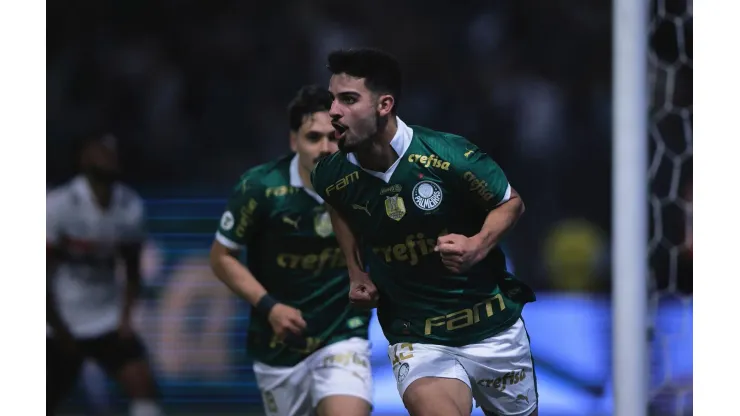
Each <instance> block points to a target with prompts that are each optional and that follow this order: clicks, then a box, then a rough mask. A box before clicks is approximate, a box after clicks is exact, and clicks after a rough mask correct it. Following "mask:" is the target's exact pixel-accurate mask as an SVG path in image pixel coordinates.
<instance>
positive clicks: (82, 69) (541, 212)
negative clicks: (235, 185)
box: [47, 0, 611, 288]
mask: <svg viewBox="0 0 740 416" xmlns="http://www.w3.org/2000/svg"><path fill="white" fill-rule="evenodd" d="M72 4H76V5H78V7H70V4H68V3H65V4H59V5H56V4H50V5H49V33H50V34H52V36H50V37H49V42H48V52H47V68H48V70H47V131H48V140H47V142H48V145H47V146H48V152H49V154H53V155H55V156H54V157H53V158H49V159H48V163H47V175H48V180H49V182H50V184H53V183H57V182H59V181H60V180H63V179H64V178H66V177H67V176H68V175H69V174H70V173H71V172H72V169H73V163H72V162H73V159H72V157H71V154H70V150H71V149H72V147H71V146H70V142H71V140H73V139H74V138H75V137H76V136H79V135H81V134H85V133H86V132H88V131H90V129H93V128H99V127H101V126H106V127H108V128H110V129H111V130H112V131H113V132H115V134H116V135H117V136H118V137H119V138H120V140H121V142H122V146H123V150H124V152H125V156H126V159H125V162H126V163H125V166H127V167H128V169H127V171H126V177H127V179H128V180H129V182H131V183H132V184H133V185H134V186H136V187H137V188H138V189H139V190H141V191H142V192H143V193H144V194H145V195H151V196H159V195H169V196H186V195H189V196H193V195H201V194H208V195H216V196H224V195H226V192H227V190H228V187H229V186H230V185H231V183H232V182H234V181H235V180H236V178H238V176H239V175H240V174H241V173H242V172H243V171H244V170H246V169H247V168H249V167H251V166H254V165H256V164H258V163H262V162H264V161H266V160H268V159H270V158H273V157H275V156H278V155H280V154H283V153H285V152H287V151H288V126H287V116H286V106H287V103H288V102H289V100H290V98H291V97H292V95H293V94H294V93H295V91H296V90H297V89H298V88H299V87H300V86H301V85H303V84H306V83H319V84H322V85H325V84H327V83H328V78H329V73H328V71H327V70H326V62H325V61H326V56H327V53H328V52H329V51H330V50H332V49H335V48H342V47H351V46H355V45H360V46H377V47H380V48H383V49H385V50H388V51H389V52H391V53H393V54H394V55H395V56H397V57H398V59H399V60H400V61H401V64H402V68H403V71H404V91H403V93H404V95H403V101H402V104H401V107H400V110H399V111H400V116H401V117H402V118H403V119H404V120H405V121H406V122H408V123H411V124H420V125H425V126H429V127H431V128H435V129H438V130H442V131H449V132H453V133H456V134H460V135H463V136H466V137H468V138H469V139H470V140H472V141H474V142H475V143H477V144H478V145H479V146H481V147H482V148H484V149H485V150H487V151H488V152H490V153H491V154H492V155H493V157H494V158H495V159H496V160H497V161H498V162H499V163H500V164H501V165H502V166H503V168H504V169H505V171H506V172H507V173H508V175H509V176H510V177H511V181H512V183H513V184H514V185H515V187H516V188H517V189H518V190H519V192H520V193H521V194H522V195H523V196H524V198H525V201H526V203H527V207H528V211H529V212H530V213H531V214H530V215H528V216H527V220H526V221H522V223H521V224H520V225H519V228H518V230H517V232H516V233H514V234H512V236H511V239H510V241H509V244H510V250H509V251H510V254H511V256H512V257H513V259H514V264H515V265H516V267H517V269H518V270H520V271H521V274H522V276H523V277H524V278H525V279H526V280H527V281H530V282H532V283H533V284H534V285H535V286H537V287H550V286H554V287H556V288H557V287H559V286H560V285H563V284H566V282H563V281H561V280H562V279H560V278H561V277H563V276H557V277H556V278H553V279H548V273H547V272H546V269H547V268H548V267H550V268H552V267H554V268H556V269H557V268H559V267H570V268H572V267H573V265H570V266H569V265H555V264H549V266H548V263H553V262H557V260H556V258H558V257H562V254H563V253H557V252H555V253H551V252H548V250H547V245H546V244H543V242H545V241H546V239H547V238H548V237H550V238H554V239H556V240H558V239H561V238H565V236H563V235H562V234H563V233H566V234H573V233H575V234H576V235H577V236H578V237H577V238H578V240H580V241H579V242H576V244H578V245H580V246H581V247H580V249H581V250H583V251H587V253H579V255H585V256H586V257H588V259H589V260H588V264H587V265H582V268H585V269H588V271H585V270H584V271H583V273H584V276H579V277H578V278H576V277H572V278H571V280H573V281H574V282H573V283H572V284H573V285H577V286H596V287H602V288H603V287H606V286H608V283H607V281H606V273H608V270H607V269H608V268H607V267H606V264H607V263H606V262H605V261H606V260H607V259H606V258H605V255H606V253H607V250H608V247H607V245H608V240H607V238H608V232H609V223H610V182H609V181H610V179H609V178H610V158H611V156H610V146H611V143H610V123H609V120H610V97H611V93H610V88H611V83H610V77H611V73H610V68H611V48H610V47H609V45H610V30H611V29H610V28H611V13H610V4H609V2H589V1H556V2H545V3H543V2H538V1H534V0H519V1H515V2H514V1H512V2H467V3H466V4H463V3H456V4H455V5H454V6H451V3H450V2H446V1H404V2H397V1H387V0H382V1H379V2H372V3H367V2H355V3H347V2H344V1H336V0H322V1H311V2H304V1H281V2H242V1H229V2H207V3H203V2H195V1H186V0H178V1H161V0H159V1H107V2H90V1H76V2H72ZM81 10H82V11H84V12H82V13H81V12H80V11H81ZM62 155H70V157H63V156H62ZM584 193H587V194H588V195H589V198H584V197H583V195H584ZM564 220H567V222H566V223H561V222H562V221H564ZM553 250H555V251H557V248H553ZM548 257H549V259H550V260H549V261H548V260H547V258H548ZM533 259H538V260H539V261H536V262H535V261H532V260H533ZM565 274H568V273H565ZM553 277H555V276H553ZM548 280H551V281H550V282H548ZM584 288H585V287H584Z"/></svg>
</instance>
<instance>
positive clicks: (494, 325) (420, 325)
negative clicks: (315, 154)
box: [312, 120, 535, 346]
mask: <svg viewBox="0 0 740 416" xmlns="http://www.w3.org/2000/svg"><path fill="white" fill-rule="evenodd" d="M391 146H392V147H393V148H394V149H395V150H396V153H397V154H399V155H401V156H400V157H399V159H398V160H397V161H396V162H395V163H394V164H393V166H391V168H390V169H389V170H388V171H387V172H385V173H379V172H372V171H367V170H364V169H362V168H361V167H359V165H358V163H357V160H356V158H355V156H354V154H351V153H350V154H346V153H342V152H338V153H335V154H334V155H332V156H329V157H326V158H324V159H323V160H322V161H321V162H320V163H319V164H318V165H317V166H316V168H315V169H314V171H313V172H312V182H313V185H314V189H316V192H317V193H318V194H319V195H320V196H321V197H322V198H324V200H326V202H327V203H328V204H330V205H331V206H332V207H333V208H334V209H336V210H337V211H338V212H340V213H341V214H342V215H343V216H344V218H345V219H346V221H347V222H348V223H349V226H350V228H351V229H352V231H353V233H354V234H355V236H356V237H357V238H358V240H359V241H358V243H359V245H360V247H361V250H362V251H363V253H362V255H363V260H364V263H365V266H366V267H367V268H368V271H369V274H370V277H371V279H372V280H373V282H374V283H375V285H376V287H377V288H378V292H379V294H380V299H379V303H378V319H379V321H380V325H381V327H382V328H383V332H384V334H385V336H386V338H388V341H389V342H390V343H392V344H394V343H399V342H420V343H432V344H441V345H450V346H460V345H466V344H470V343H474V342H477V341H480V340H482V339H485V338H488V337H490V336H493V335H495V334H496V333H498V332H500V331H502V330H504V329H506V328H508V327H509V326H511V325H512V324H513V323H515V322H516V320H517V319H518V318H519V316H520V314H521V311H522V308H523V306H524V304H525V303H527V302H532V301H534V300H535V297H534V293H533V292H532V290H531V289H530V288H529V287H528V286H527V285H526V284H524V283H522V282H520V281H519V280H517V279H516V278H515V277H514V276H513V275H512V274H511V273H509V272H508V271H507V270H506V259H505V257H504V254H503V252H502V251H501V249H500V248H498V247H494V248H493V250H491V252H490V253H489V254H488V256H487V257H486V258H485V259H484V260H483V261H481V262H479V263H478V264H476V265H474V266H473V267H472V268H471V269H469V270H468V271H467V272H466V273H464V274H453V273H452V272H450V271H449V270H448V269H446V268H445V267H444V265H443V264H442V261H441V258H440V256H439V254H438V253H436V252H434V251H433V250H434V246H435V245H436V242H437V238H438V237H439V236H441V235H445V234H449V233H454V234H461V235H465V236H468V237H470V236H473V235H475V234H477V233H478V232H480V229H481V227H482V226H483V222H484V221H485V219H486V216H487V215H488V213H489V212H490V211H491V210H493V209H495V208H496V206H498V205H499V204H501V203H503V202H505V201H507V200H508V199H509V197H510V194H511V187H510V186H509V182H508V181H507V179H506V176H505V175H504V173H503V172H502V170H501V169H500V168H499V166H498V165H497V164H496V163H495V162H494V161H493V160H491V158H490V157H489V156H488V155H486V154H485V153H484V152H482V151H481V150H479V149H478V148H477V147H476V146H475V145H474V144H472V143H470V142H469V141H467V140H466V139H464V138H462V137H459V136H455V135H451V134H447V133H441V132H436V131H433V130H430V129H427V128H424V127H420V126H411V127H409V126H406V125H405V124H403V122H402V121H400V120H399V127H398V133H396V136H395V137H394V139H393V141H392V142H391Z"/></svg>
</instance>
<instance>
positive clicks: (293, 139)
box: [290, 130, 298, 153]
mask: <svg viewBox="0 0 740 416" xmlns="http://www.w3.org/2000/svg"><path fill="white" fill-rule="evenodd" d="M290 150H291V151H292V152H293V153H295V152H297V151H298V132H296V131H293V130H291V131H290Z"/></svg>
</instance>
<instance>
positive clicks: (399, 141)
mask: <svg viewBox="0 0 740 416" xmlns="http://www.w3.org/2000/svg"><path fill="white" fill-rule="evenodd" d="M396 125H397V126H398V128H397V129H396V134H395V135H394V136H393V139H391V147H392V148H393V150H395V151H396V154H397V155H398V159H396V161H395V162H394V163H393V164H392V165H391V167H390V168H388V170H387V171H385V172H376V171H374V170H369V169H365V168H363V167H362V166H360V162H358V161H357V157H356V156H355V154H354V153H348V154H347V160H349V162H350V163H352V164H353V165H355V166H357V167H359V168H360V169H362V170H364V171H365V172H367V173H369V174H371V175H373V176H375V177H376V178H378V179H380V180H382V181H383V182H385V183H388V181H389V180H390V179H391V176H392V175H393V172H395V171H396V168H397V167H398V164H399V163H401V157H402V156H403V155H404V154H405V153H406V150H408V149H409V146H411V139H412V138H413V137H414V130H413V129H412V128H411V127H409V126H407V125H406V123H404V122H403V120H401V118H400V117H398V116H396Z"/></svg>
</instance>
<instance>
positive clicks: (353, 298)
mask: <svg viewBox="0 0 740 416" xmlns="http://www.w3.org/2000/svg"><path fill="white" fill-rule="evenodd" d="M379 297H380V295H378V288H376V287H375V284H374V283H373V281H372V280H371V279H370V276H369V275H368V274H367V273H365V272H355V273H353V274H352V276H350V282H349V302H350V303H351V304H352V306H355V307H357V308H362V309H372V308H374V307H376V306H378V298H379Z"/></svg>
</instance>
